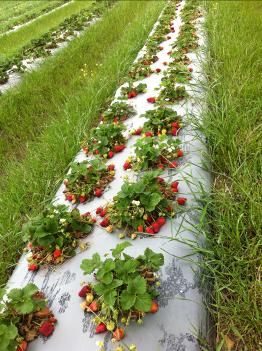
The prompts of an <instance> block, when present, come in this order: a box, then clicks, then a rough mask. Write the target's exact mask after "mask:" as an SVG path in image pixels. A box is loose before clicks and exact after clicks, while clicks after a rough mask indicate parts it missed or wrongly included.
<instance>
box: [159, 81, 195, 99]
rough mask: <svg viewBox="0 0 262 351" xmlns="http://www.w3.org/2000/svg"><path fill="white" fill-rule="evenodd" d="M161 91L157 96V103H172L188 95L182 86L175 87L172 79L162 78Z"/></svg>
mask: <svg viewBox="0 0 262 351" xmlns="http://www.w3.org/2000/svg"><path fill="white" fill-rule="evenodd" d="M161 85H162V89H161V91H160V94H159V100H158V101H159V103H160V104H161V103H162V102H163V101H164V102H165V103H173V102H177V101H179V100H182V99H184V98H185V97H186V96H187V95H188V94H187V92H186V89H185V87H184V86H176V85H175V82H174V80H173V79H172V77H169V76H167V77H164V78H162V82H161Z"/></svg>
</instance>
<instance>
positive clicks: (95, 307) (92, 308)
mask: <svg viewBox="0 0 262 351" xmlns="http://www.w3.org/2000/svg"><path fill="white" fill-rule="evenodd" d="M88 309H89V310H90V311H92V312H97V311H99V304H98V302H97V301H96V300H94V301H92V302H91V303H90V305H89V306H88Z"/></svg>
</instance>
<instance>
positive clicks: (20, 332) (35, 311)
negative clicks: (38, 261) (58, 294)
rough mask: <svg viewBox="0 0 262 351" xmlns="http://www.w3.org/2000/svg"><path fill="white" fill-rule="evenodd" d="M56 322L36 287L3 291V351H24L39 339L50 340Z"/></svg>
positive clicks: (0, 338) (0, 294)
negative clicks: (48, 338)
mask: <svg viewBox="0 0 262 351" xmlns="http://www.w3.org/2000/svg"><path fill="white" fill-rule="evenodd" d="M55 323H56V319H55V317H54V315H53V313H52V311H51V310H50V309H49V308H48V307H47V301H46V299H45V296H44V294H43V293H42V292H40V291H39V290H38V288H37V286H36V285H34V284H28V285H26V286H25V287H24V288H22V289H17V288H15V289H12V290H10V291H7V290H6V289H0V350H1V351H25V350H26V349H27V345H28V342H30V341H33V340H34V339H36V338H37V337H38V336H39V335H43V336H45V337H48V336H50V335H51V334H52V333H53V331H54V329H55V326H54V325H55Z"/></svg>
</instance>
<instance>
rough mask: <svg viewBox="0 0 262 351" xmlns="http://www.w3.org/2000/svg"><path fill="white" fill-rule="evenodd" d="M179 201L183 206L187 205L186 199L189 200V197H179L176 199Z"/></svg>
mask: <svg viewBox="0 0 262 351" xmlns="http://www.w3.org/2000/svg"><path fill="white" fill-rule="evenodd" d="M176 201H177V203H178V204H179V205H181V206H183V205H185V203H186V201H187V198H186V197H178V198H177V199H176Z"/></svg>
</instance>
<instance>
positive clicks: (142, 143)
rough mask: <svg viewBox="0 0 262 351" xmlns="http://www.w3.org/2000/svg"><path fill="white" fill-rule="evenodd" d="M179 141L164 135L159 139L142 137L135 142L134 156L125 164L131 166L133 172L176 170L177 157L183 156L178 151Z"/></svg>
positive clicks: (180, 151) (179, 150)
mask: <svg viewBox="0 0 262 351" xmlns="http://www.w3.org/2000/svg"><path fill="white" fill-rule="evenodd" d="M179 146H180V141H179V140H178V139H175V140H174V139H173V138H170V137H168V136H166V135H160V136H159V137H144V138H140V139H138V140H137V142H136V144H135V156H132V157H130V158H129V159H128V160H127V161H126V162H129V163H130V164H131V167H132V169H134V170H135V171H146V170H150V169H152V168H155V167H157V168H160V169H164V168H166V167H167V168H176V167H177V166H178V164H177V162H176V161H174V160H175V159H177V158H178V157H182V156H183V151H182V150H181V149H180V147H179Z"/></svg>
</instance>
